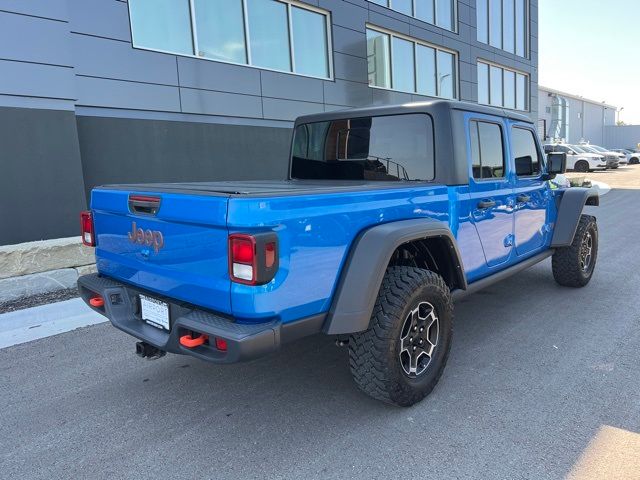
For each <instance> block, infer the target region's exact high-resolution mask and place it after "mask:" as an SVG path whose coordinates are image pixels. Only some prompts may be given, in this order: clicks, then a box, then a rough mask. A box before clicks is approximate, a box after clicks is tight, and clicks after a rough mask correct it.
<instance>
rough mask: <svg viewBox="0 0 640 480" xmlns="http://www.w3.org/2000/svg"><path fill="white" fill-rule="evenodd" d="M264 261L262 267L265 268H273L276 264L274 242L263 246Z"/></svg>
mask: <svg viewBox="0 0 640 480" xmlns="http://www.w3.org/2000/svg"><path fill="white" fill-rule="evenodd" d="M264 254H265V259H264V265H265V267H267V268H271V267H273V264H274V263H276V242H270V243H267V244H266V245H265V252H264Z"/></svg>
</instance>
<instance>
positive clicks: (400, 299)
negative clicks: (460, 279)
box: [349, 266, 453, 407]
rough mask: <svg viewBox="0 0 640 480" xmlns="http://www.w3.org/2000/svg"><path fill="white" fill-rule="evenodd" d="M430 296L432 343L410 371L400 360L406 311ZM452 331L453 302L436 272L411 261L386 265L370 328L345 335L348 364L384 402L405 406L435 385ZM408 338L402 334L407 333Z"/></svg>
mask: <svg viewBox="0 0 640 480" xmlns="http://www.w3.org/2000/svg"><path fill="white" fill-rule="evenodd" d="M425 302H428V303H429V304H430V305H431V306H433V311H434V312H435V315H436V316H437V319H438V322H439V324H438V325H437V327H438V331H437V342H436V346H435V348H434V349H433V351H432V354H431V356H430V357H429V359H430V360H429V363H428V365H427V366H426V368H425V370H424V371H423V372H422V373H421V374H419V375H418V376H416V377H411V376H409V375H408V374H407V373H405V370H404V369H403V365H402V362H401V354H400V351H401V347H400V338H401V335H402V329H403V326H404V325H405V321H406V320H407V318H408V316H409V314H410V313H411V312H412V311H413V310H415V309H416V308H418V307H417V306H419V305H422V304H425ZM452 334H453V302H452V300H451V292H450V291H449V287H447V285H446V283H445V282H444V280H443V279H442V277H440V276H439V275H437V274H436V273H434V272H432V271H429V270H425V269H421V268H415V267H406V266H394V267H389V268H388V269H387V272H386V274H385V276H384V279H383V280H382V285H381V287H380V292H379V293H378V298H377V300H376V303H375V307H374V309H373V314H372V316H371V324H370V328H369V329H368V330H365V331H363V332H359V333H355V334H353V335H351V337H350V339H349V365H350V367H351V374H352V375H353V378H354V380H355V382H356V384H357V386H358V387H359V388H360V389H361V390H362V391H363V392H364V393H366V394H368V395H370V396H371V397H373V398H375V399H377V400H381V401H383V402H386V403H389V404H392V405H396V406H401V407H408V406H411V405H413V404H415V403H416V402H419V401H420V400H422V399H423V398H424V397H425V396H427V395H428V394H429V393H430V392H431V391H432V390H433V388H434V387H435V385H436V383H438V380H439V379H440V376H441V375H442V371H443V370H444V367H445V365H446V363H447V358H448V356H449V350H450V349H451V339H452ZM405 341H406V338H405Z"/></svg>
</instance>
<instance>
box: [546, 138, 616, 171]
mask: <svg viewBox="0 0 640 480" xmlns="http://www.w3.org/2000/svg"><path fill="white" fill-rule="evenodd" d="M550 152H563V153H566V154H567V170H575V171H576V172H589V171H591V170H596V169H600V168H607V161H606V160H605V158H604V156H602V155H600V154H597V153H591V152H586V151H584V150H583V149H582V148H580V147H579V146H578V145H569V144H566V143H554V144H548V145H545V146H544V153H550Z"/></svg>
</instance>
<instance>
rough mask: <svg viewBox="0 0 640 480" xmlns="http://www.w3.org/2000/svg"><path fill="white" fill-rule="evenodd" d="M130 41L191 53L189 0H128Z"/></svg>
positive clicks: (150, 47) (166, 50) (149, 46)
mask: <svg viewBox="0 0 640 480" xmlns="http://www.w3.org/2000/svg"><path fill="white" fill-rule="evenodd" d="M129 11H130V15H131V31H132V36H133V44H134V45H135V46H136V47H140V48H149V49H152V50H161V51H163V52H172V53H182V54H187V55H193V36H192V34H191V10H190V7H189V0H131V1H130V2H129Z"/></svg>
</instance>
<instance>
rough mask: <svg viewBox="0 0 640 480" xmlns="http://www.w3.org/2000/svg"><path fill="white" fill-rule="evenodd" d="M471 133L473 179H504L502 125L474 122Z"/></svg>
mask: <svg viewBox="0 0 640 480" xmlns="http://www.w3.org/2000/svg"><path fill="white" fill-rule="evenodd" d="M469 131H470V135H471V165H472V171H473V178H475V179H476V180H482V179H487V178H504V176H505V162H504V151H503V148H502V129H501V128H500V125H498V124H496V123H489V122H480V121H476V120H472V121H471V122H470V123H469Z"/></svg>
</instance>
